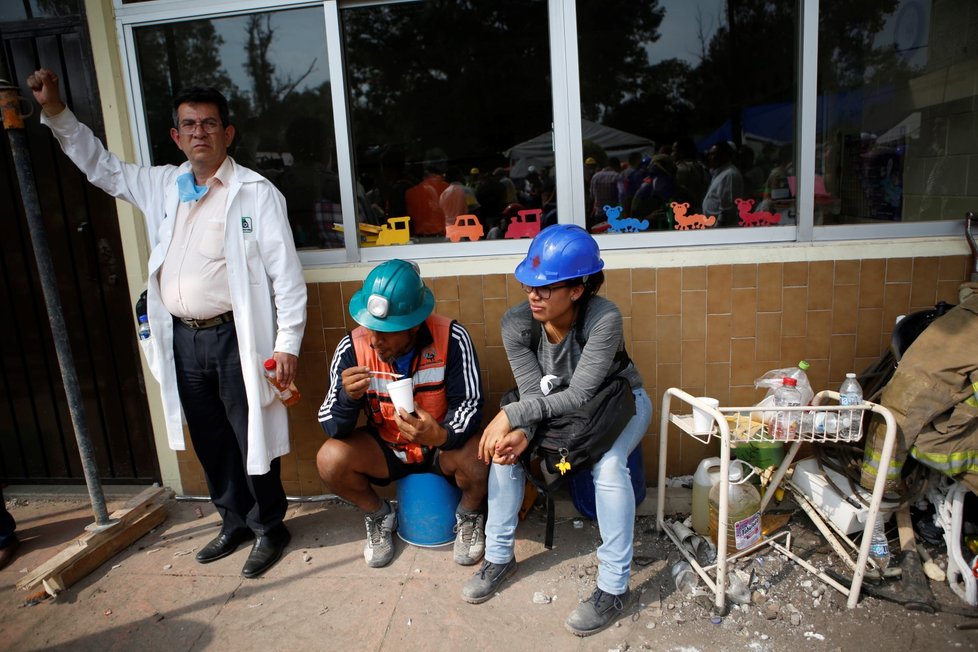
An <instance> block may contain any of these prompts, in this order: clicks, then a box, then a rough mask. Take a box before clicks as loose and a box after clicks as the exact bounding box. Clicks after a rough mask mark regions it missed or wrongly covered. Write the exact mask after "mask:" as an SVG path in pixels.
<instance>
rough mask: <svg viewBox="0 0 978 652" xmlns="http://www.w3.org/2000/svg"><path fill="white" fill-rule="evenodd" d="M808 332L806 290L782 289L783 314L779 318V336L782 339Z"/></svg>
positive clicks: (800, 288) (797, 288) (801, 288)
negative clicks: (780, 335)
mask: <svg viewBox="0 0 978 652" xmlns="http://www.w3.org/2000/svg"><path fill="white" fill-rule="evenodd" d="M806 332H808V288H806V287H786V288H785V289H784V313H783V315H782V317H781V334H782V336H784V337H789V336H792V335H804V334H805V333H806Z"/></svg>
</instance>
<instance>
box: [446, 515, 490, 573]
mask: <svg viewBox="0 0 978 652" xmlns="http://www.w3.org/2000/svg"><path fill="white" fill-rule="evenodd" d="M485 529H486V517H485V515H484V514H459V513H458V512H456V513H455V550H454V558H455V563H456V564H458V565H460V566H472V565H473V564H475V563H477V562H478V561H479V560H480V559H482V556H483V555H485V554H486V532H485Z"/></svg>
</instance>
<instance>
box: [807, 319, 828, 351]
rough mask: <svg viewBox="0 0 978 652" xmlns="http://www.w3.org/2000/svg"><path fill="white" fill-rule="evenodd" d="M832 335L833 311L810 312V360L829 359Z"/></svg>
mask: <svg viewBox="0 0 978 652" xmlns="http://www.w3.org/2000/svg"><path fill="white" fill-rule="evenodd" d="M831 334H832V311H831V310H813V311H810V312H809V313H808V346H809V350H810V353H809V354H808V357H809V358H810V359H811V358H828V357H829V336H830V335H831ZM809 362H811V360H809Z"/></svg>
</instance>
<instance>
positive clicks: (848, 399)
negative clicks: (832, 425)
mask: <svg viewBox="0 0 978 652" xmlns="http://www.w3.org/2000/svg"><path fill="white" fill-rule="evenodd" d="M862 404H863V388H862V386H860V384H859V381H858V380H856V374H854V373H848V374H846V379H845V381H843V383H842V387H840V388H839V405H843V406H845V405H862ZM840 416H841V421H840V423H839V434H840V435H843V436H845V437H847V438H849V439H858V438H859V433H860V424H861V422H862V417H863V412H862V410H841V411H840Z"/></svg>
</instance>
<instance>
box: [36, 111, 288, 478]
mask: <svg viewBox="0 0 978 652" xmlns="http://www.w3.org/2000/svg"><path fill="white" fill-rule="evenodd" d="M41 122H42V123H43V124H45V125H47V126H48V127H50V128H51V131H52V132H53V133H54V136H55V138H57V140H58V142H59V143H60V144H61V148H62V149H63V150H64V152H65V154H66V155H67V156H68V157H69V158H70V159H71V160H72V161H73V162H74V163H75V165H77V166H78V168H79V169H80V170H81V171H82V172H84V173H85V175H86V176H87V177H88V180H89V181H91V182H92V183H93V184H94V185H96V186H98V187H99V188H101V189H102V190H104V191H105V192H107V193H109V194H110V195H112V196H113V197H117V198H120V199H124V200H126V201H128V202H130V203H131V204H134V205H135V206H136V207H137V208H139V209H140V210H141V211H142V213H143V216H144V217H145V219H146V231H147V235H148V237H149V243H150V247H151V252H150V256H149V283H148V287H147V293H146V307H147V315H148V316H149V325H150V330H151V332H152V337H150V338H149V339H148V340H142V342H143V344H144V345H143V351H144V353H145V354H146V359H147V362H148V364H149V367H150V370H151V371H152V372H153V375H154V376H155V377H156V379H157V380H158V381H159V383H160V388H161V391H162V395H163V411H164V414H165V418H166V431H167V437H168V439H169V443H170V447H171V448H172V449H173V450H185V449H186V443H185V442H184V433H183V421H182V418H181V408H180V396H179V394H178V391H177V381H176V367H175V365H174V361H173V321H172V316H171V315H170V313H169V311H167V309H166V307H165V306H164V305H163V302H162V300H161V299H160V283H159V272H160V267H161V266H162V265H163V259H164V258H165V256H166V251H167V248H168V247H169V245H170V241H171V239H172V237H173V222H174V218H175V216H176V213H177V206H178V204H179V196H178V193H177V184H176V178H177V177H178V176H179V175H181V174H184V173H186V172H189V171H190V164H189V163H184V164H183V165H181V166H179V167H177V166H173V165H161V166H152V167H150V166H140V165H134V164H132V163H125V162H123V161H121V160H119V158H118V157H116V156H115V155H114V154H112V153H111V152H109V151H107V150H106V149H105V147H104V146H103V145H102V143H101V142H100V141H99V140H98V138H96V137H95V135H94V134H93V133H92V131H91V130H90V129H89V128H88V127H86V126H85V125H83V124H81V123H80V122H78V119H77V118H76V117H75V115H74V114H73V113H72V112H71V111H70V110H68V109H65V110H64V111H63V112H62V113H59V114H58V115H56V116H53V117H51V116H46V115H43V114H42V116H41ZM232 162H233V161H232ZM225 218H226V219H225V229H224V254H225V257H226V259H227V273H228V285H229V286H230V290H231V305H232V309H233V310H234V326H235V329H236V330H237V335H238V349H239V352H240V354H241V369H242V372H243V375H244V384H245V391H246V393H247V395H248V415H249V418H248V460H247V471H248V473H249V474H251V475H261V474H264V473H267V472H268V470H269V463H270V462H271V461H272V460H273V459H275V458H276V457H279V456H281V455H285V454H286V453H288V452H289V433H288V421H287V416H286V410H285V407H284V406H283V405H282V404H281V403H280V402H279V401H277V400H275V395H274V393H273V391H272V389H271V387H269V385H268V383H267V382H265V380H264V378H263V377H262V362H264V360H266V359H267V358H269V357H271V354H272V352H273V351H282V352H285V353H291V354H293V355H298V354H299V345H300V343H301V341H302V332H303V330H304V328H305V322H306V285H305V281H304V279H303V276H302V265H301V263H300V262H299V257H298V255H297V254H296V251H295V243H294V242H293V240H292V231H291V229H290V228H289V223H288V219H287V216H286V208H285V198H284V197H282V194H281V193H280V192H279V191H278V190H277V189H276V188H275V187H274V186H273V185H272V184H271V182H269V181H268V180H267V179H265V178H264V177H262V176H261V175H259V174H258V173H257V172H254V171H252V170H249V169H248V168H245V167H242V166H239V165H237V164H234V171H233V180H232V182H231V186H230V188H229V193H228V199H227V207H226V213H225ZM276 322H277V330H276ZM259 416H260V418H256V417H259Z"/></svg>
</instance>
